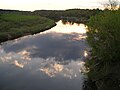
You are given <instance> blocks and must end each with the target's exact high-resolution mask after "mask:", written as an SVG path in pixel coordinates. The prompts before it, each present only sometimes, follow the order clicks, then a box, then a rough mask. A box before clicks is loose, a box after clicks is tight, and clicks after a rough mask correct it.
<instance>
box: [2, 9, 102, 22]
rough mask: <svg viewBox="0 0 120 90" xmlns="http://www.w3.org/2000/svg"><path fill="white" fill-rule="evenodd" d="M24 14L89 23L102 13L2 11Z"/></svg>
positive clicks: (95, 11) (77, 10)
mask: <svg viewBox="0 0 120 90" xmlns="http://www.w3.org/2000/svg"><path fill="white" fill-rule="evenodd" d="M11 12H12V13H13V12H14V13H22V14H25V15H40V16H42V17H47V18H50V19H52V20H55V21H58V20H61V19H62V20H66V21H72V22H77V23H85V22H88V20H89V19H90V17H91V16H95V15H96V14H98V13H100V12H102V10H100V9H92V10H91V9H68V10H36V11H33V12H30V11H18V10H2V9H0V13H11Z"/></svg>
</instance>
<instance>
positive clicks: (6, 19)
mask: <svg viewBox="0 0 120 90" xmlns="http://www.w3.org/2000/svg"><path fill="white" fill-rule="evenodd" d="M55 25H56V24H55V22H54V21H53V20H50V19H47V18H45V17H41V16H35V15H23V14H21V13H2V14H0V42H3V41H6V40H10V39H15V38H18V37H21V36H24V35H28V34H35V33H39V32H42V31H44V30H46V29H50V28H51V27H53V26H55Z"/></svg>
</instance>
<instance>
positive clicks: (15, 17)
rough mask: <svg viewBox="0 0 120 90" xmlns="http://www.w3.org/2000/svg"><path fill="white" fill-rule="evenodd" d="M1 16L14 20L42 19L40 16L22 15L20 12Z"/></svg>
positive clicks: (4, 18) (7, 19)
mask: <svg viewBox="0 0 120 90" xmlns="http://www.w3.org/2000/svg"><path fill="white" fill-rule="evenodd" d="M0 17H1V18H2V19H3V20H6V21H14V22H21V21H28V20H37V19H41V17H39V16H28V15H20V14H2V15H1V16H0Z"/></svg>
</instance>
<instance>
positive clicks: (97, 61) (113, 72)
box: [84, 10, 120, 90]
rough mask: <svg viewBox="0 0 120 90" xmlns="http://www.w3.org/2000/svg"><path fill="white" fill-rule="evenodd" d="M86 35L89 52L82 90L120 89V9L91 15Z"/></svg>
mask: <svg viewBox="0 0 120 90" xmlns="http://www.w3.org/2000/svg"><path fill="white" fill-rule="evenodd" d="M87 35H88V37H87V40H88V43H89V45H90V46H91V54H90V58H89V59H88V60H87V63H86V67H87V69H88V71H89V72H88V73H87V75H88V80H87V81H85V87H84V90H120V10H115V11H110V10H104V12H102V13H100V14H98V15H96V16H93V17H91V19H90V21H89V23H88V32H87Z"/></svg>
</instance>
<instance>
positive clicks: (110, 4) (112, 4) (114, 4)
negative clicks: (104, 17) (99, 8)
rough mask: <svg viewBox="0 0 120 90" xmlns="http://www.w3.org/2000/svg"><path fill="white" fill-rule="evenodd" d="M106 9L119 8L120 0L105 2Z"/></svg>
mask: <svg viewBox="0 0 120 90" xmlns="http://www.w3.org/2000/svg"><path fill="white" fill-rule="evenodd" d="M104 7H105V9H109V10H117V9H118V8H119V2H118V0H109V1H108V3H106V4H104Z"/></svg>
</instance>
